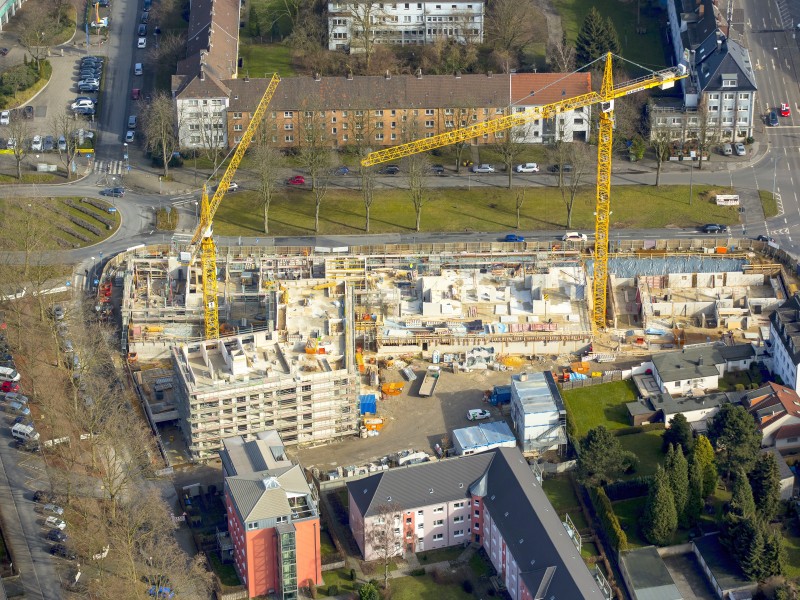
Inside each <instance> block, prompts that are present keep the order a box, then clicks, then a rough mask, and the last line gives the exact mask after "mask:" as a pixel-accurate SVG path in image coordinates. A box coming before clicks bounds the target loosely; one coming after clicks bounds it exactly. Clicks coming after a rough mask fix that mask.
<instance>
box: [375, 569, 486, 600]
mask: <svg viewBox="0 0 800 600" xmlns="http://www.w3.org/2000/svg"><path fill="white" fill-rule="evenodd" d="M390 586H391V589H392V600H468V599H470V600H471V599H472V598H474V596H473V595H472V594H467V593H466V592H465V591H464V590H462V589H461V586H460V585H456V584H452V585H439V584H437V583H436V582H435V581H434V580H433V579H431V577H430V575H425V576H423V577H398V578H397V579H392V581H391V583H390Z"/></svg>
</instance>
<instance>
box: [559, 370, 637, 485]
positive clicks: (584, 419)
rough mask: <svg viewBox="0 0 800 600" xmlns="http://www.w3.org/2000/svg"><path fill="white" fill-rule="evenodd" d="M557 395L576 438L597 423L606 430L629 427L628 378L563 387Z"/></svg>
mask: <svg viewBox="0 0 800 600" xmlns="http://www.w3.org/2000/svg"><path fill="white" fill-rule="evenodd" d="M561 395H562V396H563V398H564V403H565V404H566V406H567V412H568V413H569V415H570V419H571V420H572V422H573V423H574V424H575V434H576V435H577V437H578V438H579V439H580V438H582V437H584V436H585V435H586V433H587V432H588V431H589V430H590V429H592V428H594V427H597V426H598V425H605V427H606V429H621V428H623V427H629V426H630V421H629V420H628V411H627V409H626V408H625V403H626V402H634V401H635V400H636V398H637V394H636V386H634V385H633V382H632V381H614V382H612V383H604V384H602V385H594V386H590V387H585V388H578V389H575V390H564V391H563V392H562V393H561ZM546 481H547V480H545V482H546ZM545 491H547V490H546V489H545Z"/></svg>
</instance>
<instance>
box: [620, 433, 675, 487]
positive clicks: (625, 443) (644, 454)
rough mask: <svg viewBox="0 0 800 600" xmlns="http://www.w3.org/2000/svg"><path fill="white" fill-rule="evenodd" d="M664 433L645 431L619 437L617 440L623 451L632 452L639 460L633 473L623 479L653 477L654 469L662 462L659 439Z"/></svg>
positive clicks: (662, 456) (662, 454) (662, 455)
mask: <svg viewBox="0 0 800 600" xmlns="http://www.w3.org/2000/svg"><path fill="white" fill-rule="evenodd" d="M663 435H664V431H663V430H661V431H646V432H644V433H634V434H632V435H621V436H619V437H618V438H617V439H618V440H619V442H620V444H622V447H623V448H624V449H625V450H629V451H631V452H633V453H634V454H635V455H636V456H637V458H638V459H639V466H638V467H637V468H636V471H635V472H634V473H631V474H630V475H626V476H624V477H623V479H632V478H633V477H639V476H642V475H653V474H654V473H655V472H656V467H657V466H658V465H660V464H661V463H662V462H663V461H664V453H663V452H662V451H661V437H662V436H663Z"/></svg>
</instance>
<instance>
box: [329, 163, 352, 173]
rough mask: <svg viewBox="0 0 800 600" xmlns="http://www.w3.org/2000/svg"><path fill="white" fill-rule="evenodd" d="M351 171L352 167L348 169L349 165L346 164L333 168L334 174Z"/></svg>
mask: <svg viewBox="0 0 800 600" xmlns="http://www.w3.org/2000/svg"><path fill="white" fill-rule="evenodd" d="M349 172H350V169H348V168H347V167H345V166H344V165H342V166H340V167H336V168H335V169H334V170H333V174H334V175H347V174H348V173H349Z"/></svg>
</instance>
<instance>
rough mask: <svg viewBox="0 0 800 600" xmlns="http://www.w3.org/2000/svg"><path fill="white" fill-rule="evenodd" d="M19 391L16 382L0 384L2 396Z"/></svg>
mask: <svg viewBox="0 0 800 600" xmlns="http://www.w3.org/2000/svg"><path fill="white" fill-rule="evenodd" d="M19 390H20V388H19V384H18V383H17V382H16V381H4V382H3V383H0V392H3V393H4V394H8V393H11V392H18V391H19Z"/></svg>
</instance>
